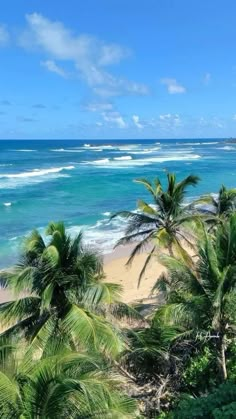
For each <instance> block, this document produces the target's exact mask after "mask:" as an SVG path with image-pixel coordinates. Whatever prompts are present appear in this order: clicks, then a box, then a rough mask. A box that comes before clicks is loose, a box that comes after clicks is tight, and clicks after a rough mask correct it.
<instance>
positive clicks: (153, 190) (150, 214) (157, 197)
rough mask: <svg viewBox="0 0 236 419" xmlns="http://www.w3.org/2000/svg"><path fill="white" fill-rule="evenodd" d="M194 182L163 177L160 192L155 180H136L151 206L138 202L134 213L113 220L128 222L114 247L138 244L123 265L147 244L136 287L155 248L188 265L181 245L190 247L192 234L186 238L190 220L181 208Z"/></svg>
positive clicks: (192, 217) (172, 175) (186, 211)
mask: <svg viewBox="0 0 236 419" xmlns="http://www.w3.org/2000/svg"><path fill="white" fill-rule="evenodd" d="M198 181H199V178H198V177H197V176H193V175H190V176H187V177H186V178H185V179H183V180H182V181H180V182H177V179H176V176H175V174H171V173H167V188H166V190H164V188H163V185H162V183H161V181H160V179H159V178H157V179H155V180H154V182H153V184H151V183H150V182H149V181H148V180H146V179H138V180H136V182H137V183H141V184H142V185H144V186H145V188H146V189H147V191H148V192H149V193H150V195H151V197H152V202H153V205H152V204H148V203H147V202H145V201H143V200H139V201H138V204H137V210H138V211H137V212H131V211H122V212H118V213H117V214H115V215H114V216H113V217H117V216H120V217H123V218H124V219H126V220H127V221H128V223H127V227H126V230H125V236H124V237H123V238H121V239H120V240H119V241H118V243H117V246H119V245H123V244H128V243H135V242H137V241H138V243H137V244H136V245H135V247H134V249H133V251H132V253H131V255H130V258H129V260H128V262H127V264H130V263H131V262H132V261H133V259H134V257H135V256H136V255H137V254H138V253H139V252H140V251H142V249H143V248H144V247H145V246H147V245H148V244H150V243H151V250H150V253H149V255H148V257H147V259H146V261H145V264H144V266H143V268H142V270H141V272H140V275H139V283H140V281H141V278H142V276H143V274H144V272H145V270H146V267H147V265H148V263H149V262H150V259H151V257H152V255H153V254H154V252H155V250H156V249H157V248H159V247H162V248H163V247H164V248H167V249H168V250H169V253H170V255H172V256H173V254H174V252H175V253H176V254H178V255H179V256H181V257H183V258H184V259H188V261H189V262H190V258H189V255H188V253H187V252H186V251H185V250H184V248H183V246H182V243H185V244H186V245H187V246H192V241H193V234H190V231H189V229H188V227H189V225H191V224H192V223H193V220H194V216H193V214H192V213H191V212H190V211H189V207H188V206H186V205H185V196H186V191H187V189H188V187H189V186H196V185H197V183H198ZM195 218H196V217H195Z"/></svg>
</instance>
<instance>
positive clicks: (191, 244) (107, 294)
mask: <svg viewBox="0 0 236 419" xmlns="http://www.w3.org/2000/svg"><path fill="white" fill-rule="evenodd" d="M139 182H140V183H142V184H144V186H145V187H146V188H147V190H148V192H150V193H151V195H152V197H153V200H154V205H150V204H148V203H146V202H144V201H139V203H138V211H137V213H130V212H121V213H119V215H122V216H123V217H124V218H126V219H127V229H126V236H125V237H124V238H123V239H122V240H121V241H120V243H123V244H124V243H129V242H133V241H134V242H136V243H135V248H134V251H133V252H132V254H131V256H130V259H129V261H132V260H133V258H134V257H135V255H136V254H137V253H138V252H139V251H141V250H142V249H143V247H144V246H145V245H146V244H147V243H150V244H151V246H150V253H149V255H148V259H147V261H146V263H145V266H144V268H143V270H142V272H141V274H140V278H139V280H140V279H141V277H142V274H143V272H144V271H145V268H146V266H147V264H148V262H149V260H150V258H151V257H153V258H154V257H155V258H157V259H158V261H159V262H161V263H162V264H163V266H164V267H165V268H166V270H165V271H164V272H165V273H163V274H162V275H161V276H160V277H159V278H158V279H157V282H156V284H155V285H154V287H153V294H154V295H155V294H158V296H159V301H161V303H160V304H159V305H157V306H156V307H155V310H153V311H152V312H150V313H149V314H148V315H146V317H145V318H144V317H142V315H141V314H140V312H139V309H140V304H139V307H136V308H135V307H133V306H132V307H131V306H128V305H126V304H124V303H122V300H121V293H122V289H121V288H120V286H118V285H116V284H112V283H109V282H106V278H105V276H104V272H103V263H102V259H101V257H100V256H99V254H97V253H96V252H95V251H94V250H91V249H89V248H87V247H86V246H84V244H83V239H82V234H79V235H78V236H77V237H75V238H73V239H72V238H71V237H70V236H69V235H68V234H67V233H66V230H65V226H64V224H63V223H50V224H49V226H48V228H47V230H46V238H44V237H42V236H41V235H40V234H39V233H38V232H37V231H34V232H32V233H31V235H30V237H29V238H28V239H27V240H26V241H25V243H24V246H23V249H22V254H21V257H20V260H19V263H18V264H17V265H16V266H14V267H12V268H11V269H9V270H8V271H6V272H2V273H1V286H2V287H6V288H7V289H9V290H10V291H11V292H12V295H13V301H11V302H8V303H3V304H1V305H0V324H1V334H0V417H1V418H3V419H8V418H9V419H10V418H19V419H41V418H42V419H45V418H46V419H51V418H55V417H57V418H65V417H67V418H71V419H87V418H107V419H110V418H111V419H120V418H121V419H122V418H123V419H126V418H127V419H129V418H130V419H131V418H133V419H135V418H136V419H138V418H142V417H143V418H144V417H146V418H156V419H157V418H159V419H164V418H165V419H168V418H169V419H185V418H186V419H187V418H190V419H202V418H203V419H208V418H210V419H211V418H212V419H219V418H223V419H226V418H235V417H236V311H235V306H236V211H235V208H236V207H235V203H236V193H235V190H227V189H226V188H225V187H222V188H221V189H220V192H219V197H218V198H215V197H212V196H207V197H206V196H204V197H201V198H200V199H199V200H197V201H196V202H194V203H192V204H190V205H184V198H185V193H186V189H187V188H188V187H189V186H195V185H196V184H197V182H198V178H197V177H195V176H188V177H187V178H186V179H184V180H182V181H180V182H177V180H176V177H175V176H174V175H171V174H168V175H167V189H166V190H165V189H164V188H163V186H162V185H161V183H160V181H159V180H156V181H155V182H154V186H153V185H152V184H151V183H149V182H148V181H147V180H140V181H139ZM200 203H208V204H210V207H209V208H208V211H206V210H204V211H202V209H201V207H199V204H200ZM137 241H138V242H137ZM165 249H167V250H168V252H166V251H164V252H163V251H162V250H165ZM141 312H142V310H141Z"/></svg>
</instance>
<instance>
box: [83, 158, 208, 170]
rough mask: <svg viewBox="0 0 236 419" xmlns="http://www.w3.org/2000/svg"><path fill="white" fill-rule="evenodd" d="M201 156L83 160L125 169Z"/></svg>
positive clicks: (99, 165) (109, 167) (87, 163)
mask: <svg viewBox="0 0 236 419" xmlns="http://www.w3.org/2000/svg"><path fill="white" fill-rule="evenodd" d="M200 158H201V156H200V155H198V154H185V155H181V156H180V155H179V154H178V155H174V154H173V155H167V156H160V157H149V158H144V159H136V160H134V159H131V160H130V159H129V160H126V159H125V160H119V161H117V160H115V159H114V160H111V159H108V158H106V159H102V160H94V161H87V162H83V163H82V164H84V165H92V166H97V167H103V168H108V169H123V168H132V167H135V166H147V165H149V164H155V163H164V162H169V161H186V160H198V159H200Z"/></svg>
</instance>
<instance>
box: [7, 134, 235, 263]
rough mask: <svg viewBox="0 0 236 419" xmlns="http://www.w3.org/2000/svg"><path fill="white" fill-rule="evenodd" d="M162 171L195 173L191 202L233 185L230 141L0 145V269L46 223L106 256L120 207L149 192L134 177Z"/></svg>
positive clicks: (118, 229)
mask: <svg viewBox="0 0 236 419" xmlns="http://www.w3.org/2000/svg"><path fill="white" fill-rule="evenodd" d="M166 171H171V172H175V173H176V174H177V176H178V178H179V179H181V178H182V177H185V176H187V175H188V174H190V173H192V174H196V175H198V176H200V178H201V179H202V180H201V182H200V183H199V186H197V187H196V188H191V189H190V190H189V193H188V196H187V199H189V200H191V199H193V198H196V197H197V196H199V195H201V194H203V193H208V192H210V193H217V191H218V189H219V187H220V186H221V184H222V183H224V184H225V185H226V186H227V187H236V144H235V145H234V144H227V143H225V142H224V140H219V139H210V140H209V139H195V140H192V139H189V140H188V139H185V140H137V141H136V140H135V141H134V140H127V141H124V140H122V141H121V140H120V141H118V140H116V141H105V140H104V141H92V140H91V141H86V143H85V141H75V140H63V141H62V140H50V141H38V140H37V141H23V140H17V141H5V140H2V141H0V267H1V268H2V267H6V266H9V265H11V264H12V263H14V262H15V261H16V260H17V257H18V254H19V252H20V249H21V245H22V243H23V240H24V237H25V236H27V234H29V232H30V231H31V230H32V229H34V228H37V229H39V230H40V232H43V231H44V228H45V226H46V225H47V223H48V222H49V221H51V220H54V221H57V220H63V221H64V222H65V224H66V226H67V228H68V231H69V232H70V233H71V234H72V235H73V234H76V233H77V232H78V231H79V230H80V229H83V231H84V238H85V241H86V242H87V243H88V244H89V245H91V246H96V247H97V248H98V249H100V250H101V251H102V252H103V253H104V254H105V253H109V252H111V251H112V249H113V246H114V244H115V243H116V241H117V240H118V239H119V238H120V237H121V236H122V234H123V231H124V227H125V225H124V221H123V220H121V219H115V220H113V221H110V215H111V214H112V213H114V212H116V211H120V210H126V209H129V210H132V209H135V206H136V201H137V199H138V198H143V199H145V200H149V196H148V194H147V193H146V192H145V190H144V188H143V187H142V186H141V185H138V184H135V183H134V182H133V180H134V179H136V178H140V177H146V178H148V179H150V180H152V179H154V178H155V177H156V176H158V177H160V178H161V179H163V180H164V179H165V176H166Z"/></svg>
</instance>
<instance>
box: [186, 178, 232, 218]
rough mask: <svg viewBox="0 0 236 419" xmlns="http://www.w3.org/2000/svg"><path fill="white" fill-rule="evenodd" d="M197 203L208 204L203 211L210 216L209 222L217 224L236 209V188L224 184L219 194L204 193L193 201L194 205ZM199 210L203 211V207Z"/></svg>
mask: <svg viewBox="0 0 236 419" xmlns="http://www.w3.org/2000/svg"><path fill="white" fill-rule="evenodd" d="M196 204H198V205H199V204H207V207H206V206H204V208H203V212H204V213H205V215H208V216H209V217H208V222H211V223H213V224H216V223H218V222H221V221H222V220H224V219H225V218H227V217H229V216H230V214H232V212H234V211H235V210H236V189H227V188H226V187H225V186H224V185H222V186H221V188H220V190H219V193H218V194H217V196H215V195H203V196H202V197H200V198H199V199H198V200H196V201H195V202H194V203H193V205H194V206H195V205H196ZM198 210H199V211H201V207H200V208H199V207H198Z"/></svg>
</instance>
